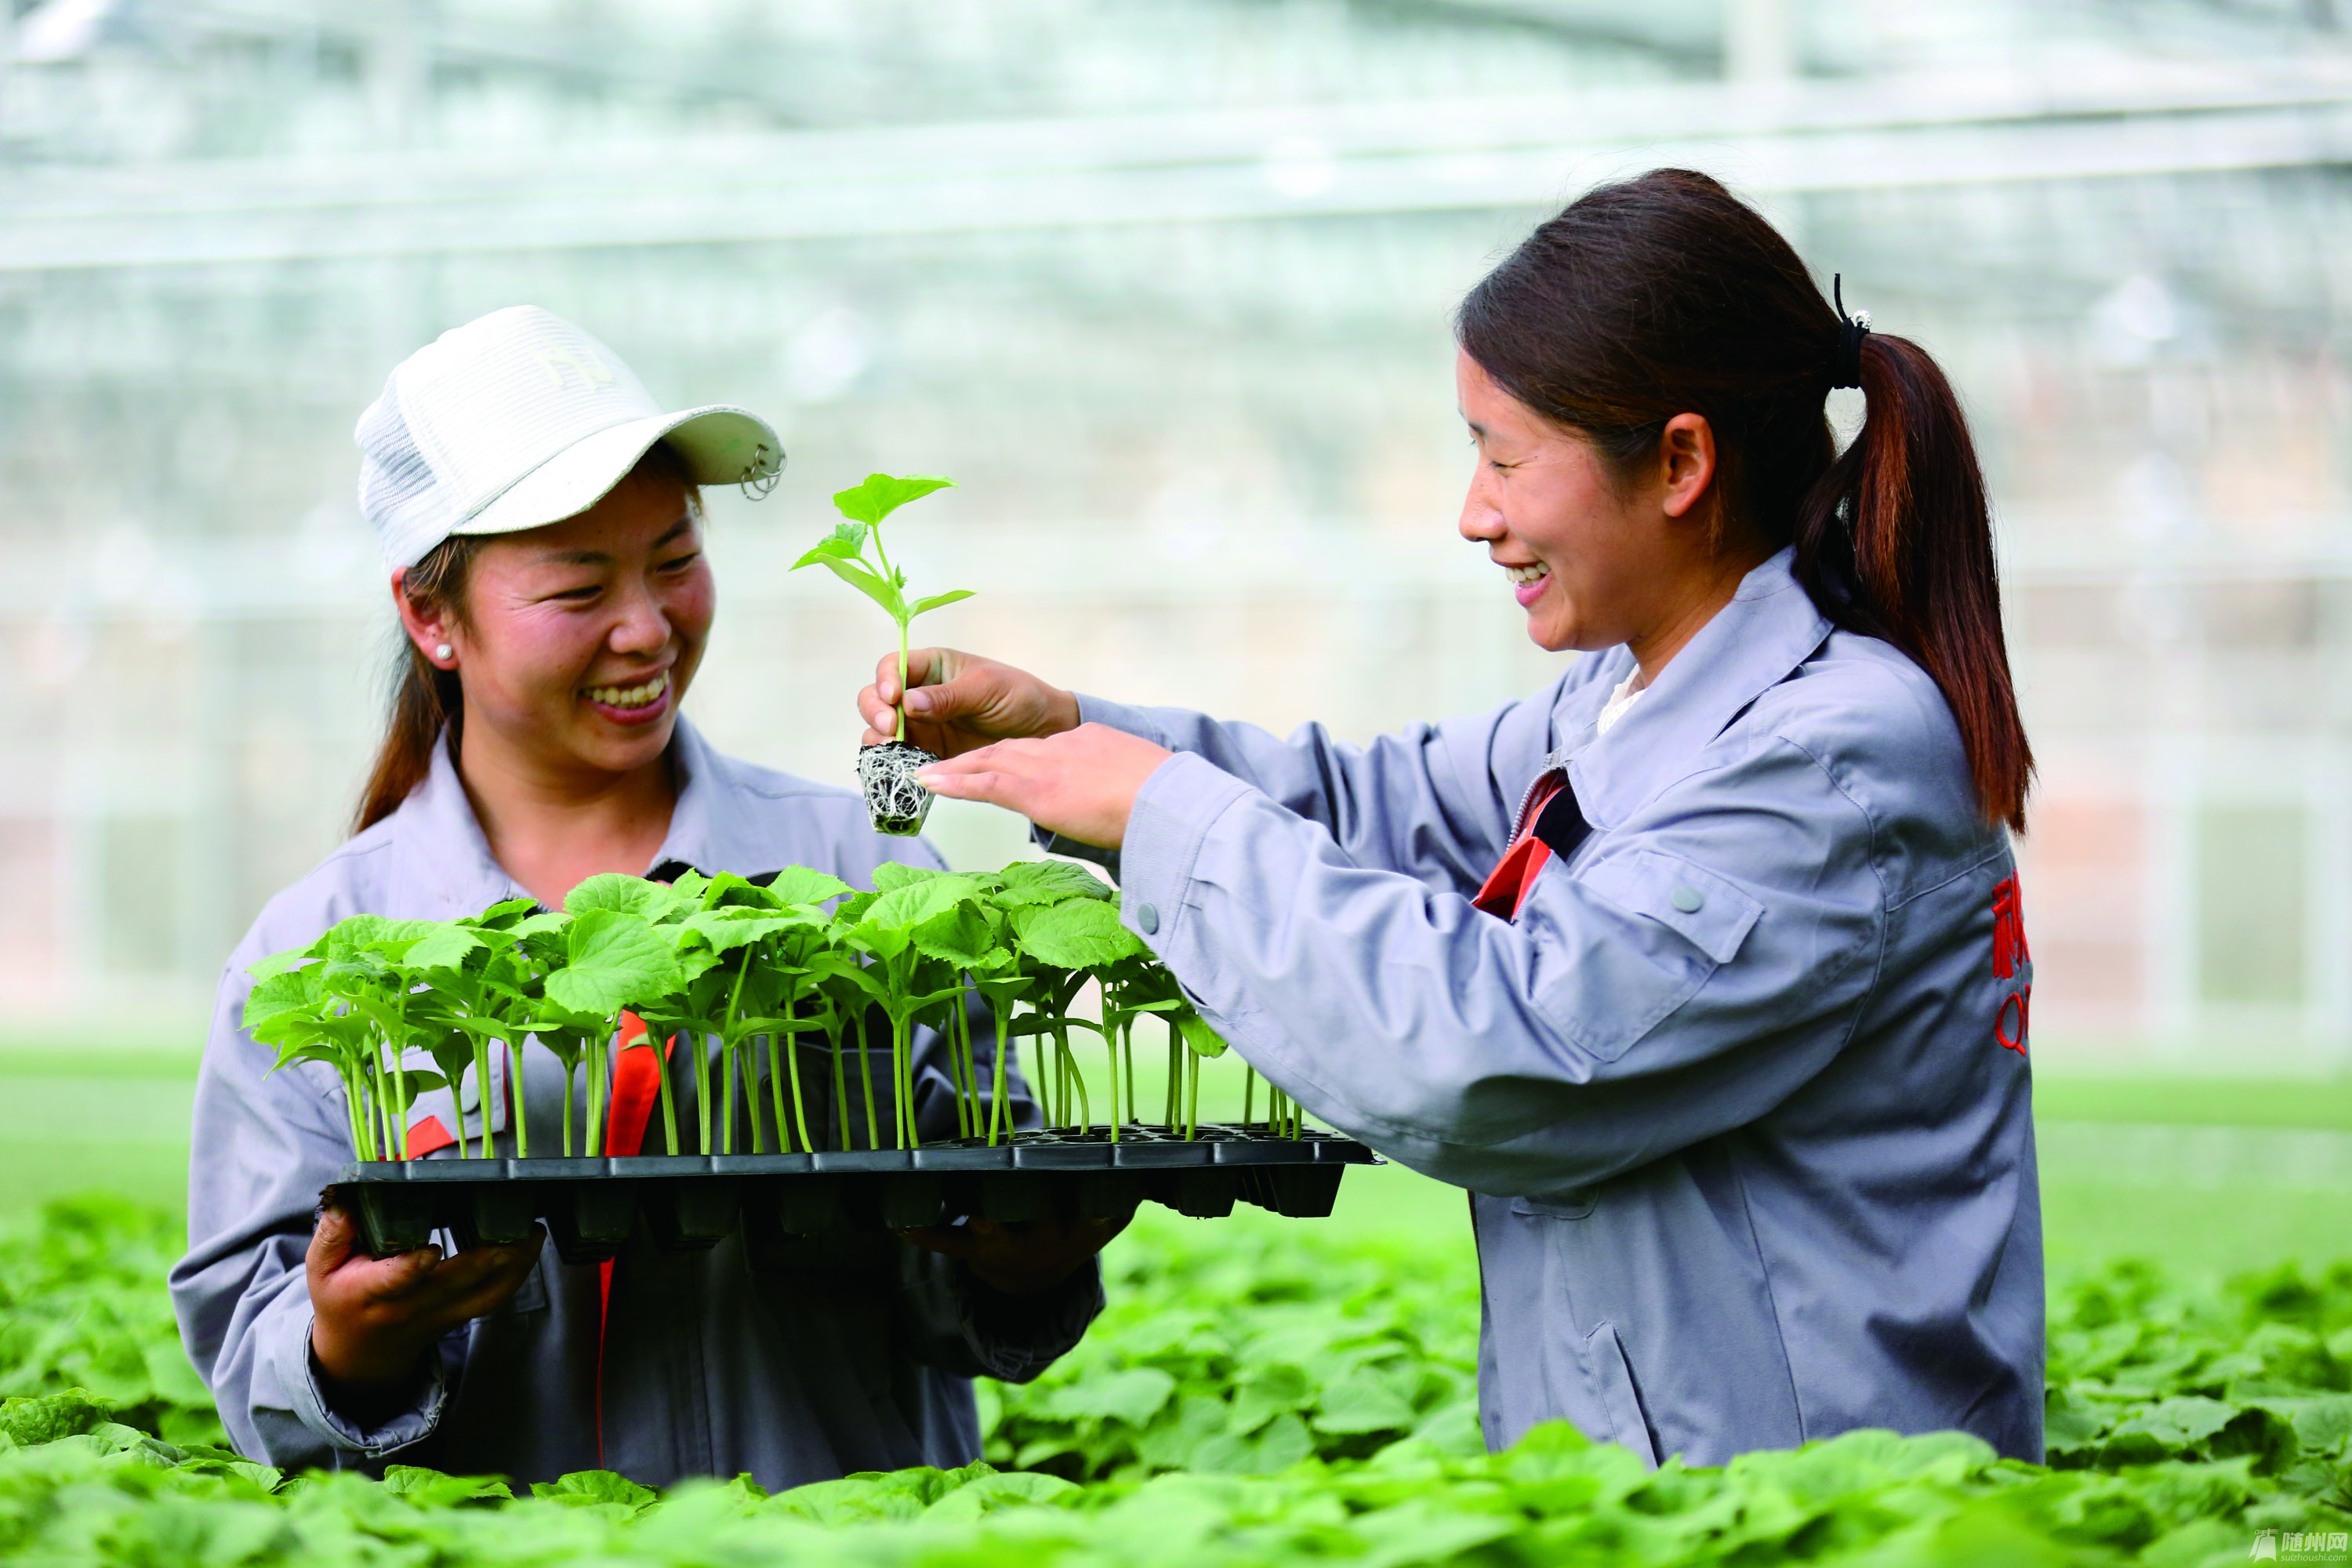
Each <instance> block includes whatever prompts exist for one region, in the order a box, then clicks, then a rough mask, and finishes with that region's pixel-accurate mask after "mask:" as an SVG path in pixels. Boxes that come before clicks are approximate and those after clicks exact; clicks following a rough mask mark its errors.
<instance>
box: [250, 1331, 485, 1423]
mask: <svg viewBox="0 0 2352 1568" xmlns="http://www.w3.org/2000/svg"><path fill="white" fill-rule="evenodd" d="M292 1317H293V1321H295V1323H296V1324H297V1325H298V1326H299V1329H300V1332H299V1334H296V1335H294V1336H292V1337H291V1338H290V1339H289V1340H282V1341H280V1342H278V1346H277V1348H276V1352H275V1355H276V1359H277V1361H278V1382H279V1385H280V1386H281V1387H283V1388H285V1389H286V1390H288V1391H289V1394H291V1396H292V1399H293V1403H294V1414H295V1416H296V1417H297V1418H298V1419H299V1420H300V1422H301V1423H302V1425H303V1426H307V1427H309V1428H310V1430H311V1431H313V1432H315V1433H317V1434H318V1435H319V1436H320V1437H322V1438H324V1439H325V1440H326V1441H327V1442H329V1443H330V1444H331V1445H333V1446H334V1447H336V1448H338V1449H340V1450H341V1451H342V1452H344V1453H347V1454H355V1455H359V1456H362V1457H363V1458H383V1456H385V1455H387V1454H392V1453H396V1452H398V1451H399V1450H400V1449H403V1448H405V1447H409V1446H410V1445H411V1444H415V1443H421V1442H423V1441H424V1440H425V1438H427V1437H429V1436H432V1435H433V1429H434V1428H435V1427H436V1426H439V1425H440V1424H441V1410H442V1407H443V1405H446V1403H447V1402H448V1396H449V1384H448V1378H447V1376H446V1374H445V1373H444V1372H443V1370H442V1366H441V1357H440V1355H439V1354H438V1353H437V1352H436V1351H430V1350H429V1351H427V1352H425V1379H424V1382H423V1384H422V1385H421V1386H420V1387H419V1388H418V1390H417V1393H416V1397H415V1400H413V1401H412V1402H411V1403H410V1404H409V1405H408V1406H407V1408H405V1409H404V1410H401V1411H400V1412H398V1413H397V1414H395V1415H392V1416H390V1417H388V1418H386V1419H385V1420H383V1421H381V1422H379V1423H377V1424H376V1425H375V1426H370V1427H364V1428H362V1427H361V1426H357V1425H355V1424H354V1423H353V1422H352V1419H351V1418H350V1417H349V1416H347V1415H343V1414H342V1413H341V1412H340V1411H338V1410H336V1409H335V1408H334V1407H333V1406H332V1405H330V1404H329V1403H328V1400H327V1393H326V1390H325V1389H324V1388H322V1387H321V1386H320V1382H319V1363H318V1362H317V1360H316V1359H315V1358H314V1357H313V1356H312V1355H311V1353H310V1325H311V1323H312V1321H314V1318H313V1314H311V1313H309V1312H303V1313H299V1314H293V1315H292Z"/></svg>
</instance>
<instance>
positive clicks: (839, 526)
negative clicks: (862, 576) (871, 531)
mask: <svg viewBox="0 0 2352 1568" xmlns="http://www.w3.org/2000/svg"><path fill="white" fill-rule="evenodd" d="M847 493H848V492H847V491H844V492H843V494H847ZM865 551H866V529H865V526H864V525H863V524H861V523H856V522H837V523H835V524H834V525H833V531H832V532H831V533H828V534H826V535H825V536H824V538H823V539H820V540H818V541H817V542H816V543H815V544H814V545H812V546H811V547H810V548H809V551H808V553H807V554H805V555H803V556H802V557H801V558H800V559H799V560H798V561H795V562H793V571H795V572H797V571H799V570H800V569H801V568H802V567H803V566H806V565H809V564H811V563H814V562H818V561H855V560H856V559H857V558H858V556H860V555H861V554H863V553H865Z"/></svg>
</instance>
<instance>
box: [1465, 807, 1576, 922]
mask: <svg viewBox="0 0 2352 1568" xmlns="http://www.w3.org/2000/svg"><path fill="white" fill-rule="evenodd" d="M1567 782H1568V775H1567V774H1566V773H1546V774H1544V776H1543V777H1541V778H1540V779H1538V780H1537V781H1536V787H1535V788H1533V789H1532V790H1529V791H1528V804H1527V806H1526V807H1525V809H1523V810H1522V811H1521V812H1520V813H1519V829H1518V831H1517V833H1515V834H1513V835H1512V836H1511V847H1509V848H1507V849H1506V850H1504V851H1503V858H1501V859H1500V860H1497V861H1496V862H1495V868H1494V869H1493V870H1492V871H1489V872H1487V873H1486V885H1485V886H1484V887H1481V888H1480V889H1478V896H1477V897H1476V898H1475V899H1473V900H1470V901H1471V902H1472V903H1473V904H1475V905H1476V906H1477V907H1478V908H1480V909H1482V910H1486V912H1487V913H1488V914H1490V915H1494V916H1496V917H1497V918H1499V919H1502V920H1507V921H1508V920H1517V918H1518V915H1519V906H1520V905H1521V904H1524V903H1526V902H1527V901H1528V893H1529V892H1530V891H1531V890H1532V889H1534V887H1535V885H1536V873H1537V872H1538V871H1540V870H1542V869H1543V868H1544V862H1546V861H1548V860H1549V859H1550V858H1551V846H1550V845H1549V844H1547V843H1545V842H1544V841H1543V840H1542V839H1540V838H1538V837H1536V824H1537V822H1538V821H1539V820H1540V819H1541V818H1542V816H1543V814H1544V807H1545V806H1547V805H1550V804H1551V799H1552V796H1554V795H1558V794H1559V791H1560V786H1561V785H1563V784H1566V783H1567Z"/></svg>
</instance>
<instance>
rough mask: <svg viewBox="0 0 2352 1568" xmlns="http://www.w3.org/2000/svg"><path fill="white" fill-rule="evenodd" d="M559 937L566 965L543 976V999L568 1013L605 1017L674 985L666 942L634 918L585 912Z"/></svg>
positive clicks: (617, 913) (673, 965) (612, 912)
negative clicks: (567, 958) (563, 942)
mask: <svg viewBox="0 0 2352 1568" xmlns="http://www.w3.org/2000/svg"><path fill="white" fill-rule="evenodd" d="M564 936H565V950H566V954H567V956H568V957H569V958H570V960H571V962H570V963H567V964H565V965H564V967H562V969H559V970H557V971H556V972H555V973H552V974H551V975H549V976H548V977H547V996H548V1000H550V1001H551V1002H553V1003H554V1004H555V1005H558V1006H560V1007H562V1008H565V1009H566V1010H568V1011H570V1012H573V1013H581V1014H595V1015H607V1016H609V1015H611V1014H614V1013H617V1012H619V1011H620V1010H621V1009H622V1008H624V1007H628V1006H633V1005H635V1004H637V1003H639V1002H652V1001H655V1000H657V999H658V998H659V997H661V996H662V995H663V994H665V993H666V992H667V991H668V990H669V988H670V987H672V986H674V985H676V984H677V980H678V973H677V961H676V960H675V959H673V958H672V957H671V956H670V950H669V943H668V942H665V941H663V940H662V938H661V937H660V936H659V935H657V934H656V932H655V931H654V929H653V927H652V926H650V925H648V924H647V923H646V921H645V920H644V919H643V918H642V917H640V916H637V915H634V914H629V913H625V912H624V911H622V910H589V911H588V912H587V913H586V914H583V915H582V916H580V917H579V918H578V919H576V920H574V921H572V929H571V930H570V931H567V932H565V933H564Z"/></svg>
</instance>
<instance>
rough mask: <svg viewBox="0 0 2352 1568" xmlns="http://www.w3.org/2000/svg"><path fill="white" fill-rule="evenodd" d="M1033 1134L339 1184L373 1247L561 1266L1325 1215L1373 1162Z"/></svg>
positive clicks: (1206, 1143) (1298, 1145)
mask: <svg viewBox="0 0 2352 1568" xmlns="http://www.w3.org/2000/svg"><path fill="white" fill-rule="evenodd" d="M1198 1131H1199V1136H1198V1137H1196V1138H1192V1139H1186V1138H1183V1137H1181V1136H1179V1135H1177V1134H1174V1133H1171V1132H1170V1131H1167V1130H1166V1129H1164V1128H1150V1127H1136V1126H1129V1127H1122V1128H1120V1129H1119V1141H1118V1142H1117V1143H1113V1142H1111V1141H1110V1135H1109V1133H1108V1131H1090V1132H1023V1133H1016V1134H1014V1135H1013V1137H1011V1138H1009V1139H1006V1140H1004V1141H1003V1142H999V1143H997V1144H996V1145H995V1146H993V1147H991V1146H989V1145H988V1144H987V1143H986V1142H982V1141H981V1140H976V1139H973V1140H962V1141H958V1142H944V1143H935V1144H930V1145H927V1146H926V1147H924V1148H921V1149H919V1150H900V1149H851V1150H826V1151H821V1152H817V1153H814V1154H807V1153H798V1154H715V1155H701V1154H684V1155H667V1154H656V1155H642V1156H636V1157H633V1158H620V1159H595V1160H581V1159H533V1160H515V1159H489V1160H468V1159H460V1158H450V1157H442V1158H436V1159H428V1160H381V1161H364V1162H362V1163H356V1164H352V1165H350V1166H347V1167H345V1169H344V1171H343V1173H342V1174H341V1177H340V1178H339V1179H338V1181H337V1182H336V1190H337V1191H338V1192H339V1193H340V1194H341V1196H342V1198H343V1200H344V1201H345V1202H346V1203H348V1204H349V1205H350V1206H351V1209H352V1213H353V1215H354V1216H355V1217H356V1219H357V1220H358V1223H359V1227H360V1233H361V1237H362V1242H363V1244H364V1245H365V1246H366V1247H367V1249H368V1250H369V1251H370V1252H372V1253H373V1254H374V1255H376V1256H378V1257H384V1256H387V1255H389V1254H392V1253H395V1252H402V1251H405V1250H407V1249H409V1248H411V1247H422V1246H424V1245H425V1244H426V1243H427V1242H429V1241H431V1240H433V1239H434V1237H435V1236H436V1233H440V1234H444V1235H446V1236H447V1237H449V1238H451V1239H452V1240H454V1241H455V1243H456V1244H457V1247H461V1248H462V1247H480V1246H502V1245H512V1244H514V1243H516V1242H519V1241H520V1240H523V1239H525V1238H526V1237H528V1236H529V1235H530V1230H531V1228H532V1227H533V1226H536V1225H541V1224H544V1225H545V1226H546V1227H547V1230H548V1233H549V1235H550V1236H551V1237H552V1238H553V1240H554V1242H555V1245H556V1249H557V1250H558V1252H560V1253H561V1254H562V1257H563V1258H565V1260H566V1261H568V1262H573V1263H583V1262H593V1261H598V1260H601V1259H604V1258H611V1257H613V1256H614V1255H615V1254H616V1253H618V1252H619V1251H620V1250H621V1248H622V1247H625V1246H626V1245H627V1244H628V1243H629V1241H630V1239H631V1238H632V1237H634V1236H635V1234H636V1232H637V1230H638V1228H639V1227H640V1226H643V1227H644V1228H645V1230H646V1232H647V1233H648V1234H649V1235H650V1236H651V1237H653V1239H654V1241H655V1242H656V1245H657V1246H659V1247H661V1248H662V1249H663V1250H665V1251H670V1252H691V1251H698V1250H702V1249H706V1248H709V1247H714V1246H716V1245H718V1244H719V1242H720V1241H723V1240H725V1239H726V1238H727V1237H730V1236H731V1235H734V1234H736V1233H737V1232H738V1231H740V1230H741V1229H742V1228H743V1226H745V1225H747V1224H751V1225H758V1226H773V1227H775V1228H777V1229H781V1230H782V1231H783V1232H784V1233H785V1234H787V1235H790V1236H797V1237H819V1236H824V1235H827V1234H831V1233H835V1232H841V1231H847V1230H859V1229H867V1230H870V1229H877V1228H887V1229H903V1228H907V1227H908V1226H930V1225H942V1224H952V1223H954V1222H957V1221H959V1220H961V1219H964V1218H966V1217H968V1216H971V1215H981V1216H984V1217H986V1218H990V1219H995V1220H1003V1221H1013V1220H1023V1219H1034V1218H1037V1217H1039V1216H1041V1215H1045V1214H1048V1213H1062V1214H1071V1215H1087V1216H1089V1217H1097V1218H1109V1219H1123V1218H1125V1217H1127V1216H1128V1215H1132V1214H1133V1213H1134V1212H1135V1209H1136V1206H1137V1205H1139V1204H1141V1203H1144V1202H1147V1201H1149V1202H1154V1203H1160V1204H1164V1205H1167V1206H1168V1207H1170V1208H1172V1209H1174V1210H1176V1211H1177V1212H1178V1213H1180V1214H1184V1215H1192V1216H1193V1217H1195V1218H1202V1219H1213V1218H1217V1217H1221V1216H1223V1215H1228V1214H1231V1213H1232V1212H1233V1208H1234V1204H1235V1203H1236V1202H1244V1203H1249V1204H1252V1205H1256V1206H1258V1207H1261V1208H1265V1209H1268V1210H1270V1211H1272V1212H1273V1213H1276V1214H1279V1215H1288V1216H1291V1217H1294V1218H1316V1217H1320V1216H1322V1215H1328V1214H1329V1213H1330V1212H1331V1206H1332V1204H1333V1203H1334V1202H1335V1201H1336V1199H1337V1198H1338V1196H1339V1179H1340V1177H1341V1175H1342V1174H1344V1173H1345V1172H1346V1169H1347V1167H1348V1166H1349V1165H1367V1164H1376V1163H1379V1156H1377V1155H1375V1154H1374V1153H1373V1152H1371V1151H1370V1149H1368V1148H1366V1147H1365V1146H1364V1145H1363V1144H1361V1143H1359V1142H1355V1141H1354V1140H1353V1139H1349V1138H1341V1137H1339V1136H1337V1135H1335V1134H1332V1133H1328V1132H1312V1131H1309V1132H1302V1133H1300V1134H1298V1135H1297V1136H1295V1137H1290V1136H1277V1137H1269V1136H1267V1135H1266V1134H1265V1131H1264V1130H1263V1129H1262V1128H1238V1127H1225V1126H1203V1127H1202V1128H1200V1129H1199V1130H1198Z"/></svg>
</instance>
